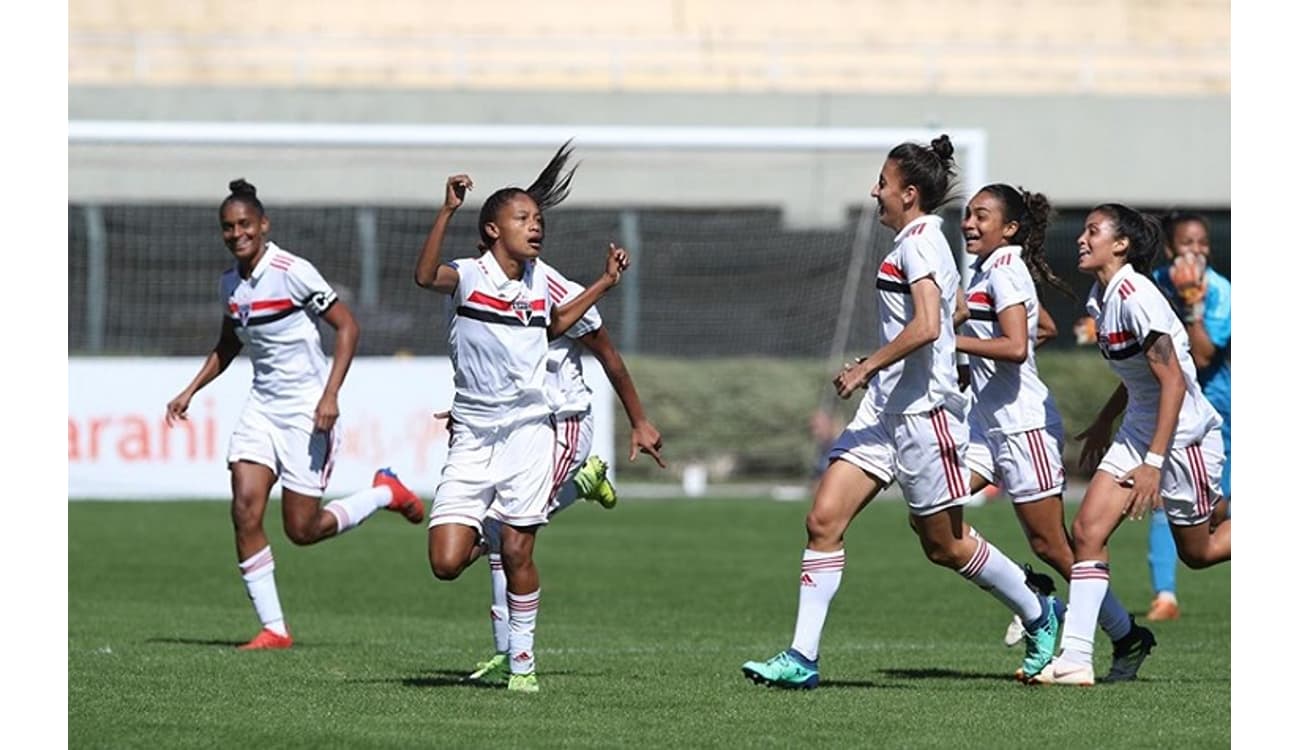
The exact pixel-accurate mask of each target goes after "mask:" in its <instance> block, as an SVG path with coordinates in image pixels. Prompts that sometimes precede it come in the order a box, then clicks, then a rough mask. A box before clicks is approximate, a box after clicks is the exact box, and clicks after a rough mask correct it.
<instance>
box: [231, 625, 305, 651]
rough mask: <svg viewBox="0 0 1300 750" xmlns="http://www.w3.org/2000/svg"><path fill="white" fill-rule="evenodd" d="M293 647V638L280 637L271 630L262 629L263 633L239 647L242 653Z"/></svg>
mask: <svg viewBox="0 0 1300 750" xmlns="http://www.w3.org/2000/svg"><path fill="white" fill-rule="evenodd" d="M292 645H293V636H290V635H287V634H286V635H280V634H279V633H277V632H275V631H274V630H271V629H269V628H262V632H260V633H258V634H257V635H256V636H254V637H253V640H251V641H249V642H248V643H245V644H244V645H242V646H239V647H238V650H240V651H263V650H267V649H281V648H289V647H290V646H292Z"/></svg>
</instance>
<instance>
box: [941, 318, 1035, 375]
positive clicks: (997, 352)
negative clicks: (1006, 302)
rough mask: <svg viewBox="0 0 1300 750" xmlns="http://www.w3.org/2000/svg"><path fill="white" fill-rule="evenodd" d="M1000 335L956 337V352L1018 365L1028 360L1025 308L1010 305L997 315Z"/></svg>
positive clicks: (1027, 332) (1027, 328)
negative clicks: (983, 337)
mask: <svg viewBox="0 0 1300 750" xmlns="http://www.w3.org/2000/svg"><path fill="white" fill-rule="evenodd" d="M998 326H999V327H1000V328H1001V329H1002V335H1001V336H998V337H996V338H991V339H982V338H979V337H977V336H958V337H957V351H959V352H964V353H966V354H970V355H973V356H976V357H983V358H984V359H996V360H999V361H1001V362H1015V363H1016V364H1020V363H1022V362H1024V361H1025V360H1026V359H1028V358H1029V318H1028V313H1027V312H1026V311H1025V306H1024V305H1023V304H1021V305H1011V306H1010V307H1008V308H1006V309H1004V310H1003V311H1002V312H1000V313H998Z"/></svg>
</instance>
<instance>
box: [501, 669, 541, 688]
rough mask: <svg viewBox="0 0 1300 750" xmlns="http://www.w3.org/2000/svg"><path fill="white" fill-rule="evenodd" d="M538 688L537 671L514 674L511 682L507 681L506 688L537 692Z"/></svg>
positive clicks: (511, 676)
mask: <svg viewBox="0 0 1300 750" xmlns="http://www.w3.org/2000/svg"><path fill="white" fill-rule="evenodd" d="M538 689H539V688H538V687H537V673H536V672H529V673H528V674H512V675H510V682H508V683H506V690H513V691H514V692H516V693H536V692H537V691H538Z"/></svg>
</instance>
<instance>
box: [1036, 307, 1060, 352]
mask: <svg viewBox="0 0 1300 750" xmlns="http://www.w3.org/2000/svg"><path fill="white" fill-rule="evenodd" d="M1056 333H1057V331H1056V321H1055V320H1052V316H1051V315H1050V314H1049V313H1048V312H1047V308H1046V307H1043V306H1042V305H1041V304H1040V305H1039V306H1038V330H1037V331H1036V332H1035V333H1034V346H1036V347H1038V346H1042V345H1043V344H1046V343H1047V342H1049V341H1051V340H1052V339H1054V338H1056Z"/></svg>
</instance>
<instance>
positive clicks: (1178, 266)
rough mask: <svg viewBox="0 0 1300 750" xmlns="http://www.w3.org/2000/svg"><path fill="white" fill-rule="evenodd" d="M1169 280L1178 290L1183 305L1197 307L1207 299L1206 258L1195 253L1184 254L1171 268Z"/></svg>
mask: <svg viewBox="0 0 1300 750" xmlns="http://www.w3.org/2000/svg"><path fill="white" fill-rule="evenodd" d="M1169 280H1170V281H1172V282H1173V284H1174V288H1175V289H1177V290H1178V296H1179V297H1181V298H1182V300H1183V304H1185V305H1195V304H1196V303H1198V302H1201V301H1203V300H1204V299H1205V291H1206V287H1207V284H1206V280H1205V257H1204V256H1201V255H1196V254H1195V253H1183V254H1182V255H1179V256H1178V257H1177V258H1174V263H1173V265H1172V266H1170V267H1169Z"/></svg>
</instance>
